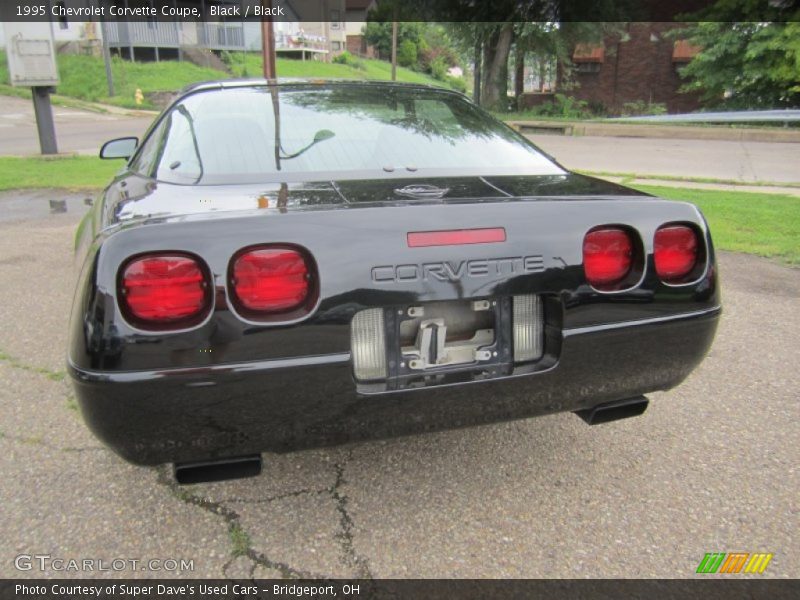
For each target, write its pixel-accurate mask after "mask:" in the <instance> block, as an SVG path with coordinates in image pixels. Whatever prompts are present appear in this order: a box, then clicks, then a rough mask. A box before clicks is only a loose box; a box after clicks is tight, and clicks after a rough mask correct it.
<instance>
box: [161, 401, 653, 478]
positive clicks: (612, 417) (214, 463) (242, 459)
mask: <svg viewBox="0 0 800 600" xmlns="http://www.w3.org/2000/svg"><path fill="white" fill-rule="evenodd" d="M648 404H649V400H648V399H647V398H645V397H644V396H635V397H633V398H626V399H625V400H616V401H614V402H606V403H605V404H599V405H597V406H593V407H592V408H585V409H583V410H578V411H575V414H576V415H578V416H579V417H580V418H581V419H583V420H584V421H586V423H588V424H589V425H599V424H601V423H610V422H611V421H618V420H619V419H627V418H630V417H638V416H639V415H641V414H642V413H644V411H645V410H647V405H648ZM261 463H262V461H261V455H260V454H250V455H247V456H235V457H231V458H221V459H218V460H209V461H202V462H191V463H177V464H175V466H174V475H175V481H176V482H177V483H178V484H180V485H189V484H192V483H210V482H213V481H225V480H228V479H243V478H245V477H256V476H258V475H260V474H261Z"/></svg>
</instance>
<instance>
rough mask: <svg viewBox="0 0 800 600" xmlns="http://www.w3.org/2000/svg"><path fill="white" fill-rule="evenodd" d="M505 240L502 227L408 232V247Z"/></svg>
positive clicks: (504, 231) (488, 242)
mask: <svg viewBox="0 0 800 600" xmlns="http://www.w3.org/2000/svg"><path fill="white" fill-rule="evenodd" d="M505 241H506V230H505V229H504V228H503V227H489V228H484V229H450V230H445V231H412V232H409V233H408V247H409V248H424V247H427V246H461V245H464V244H492V243H496V242H505Z"/></svg>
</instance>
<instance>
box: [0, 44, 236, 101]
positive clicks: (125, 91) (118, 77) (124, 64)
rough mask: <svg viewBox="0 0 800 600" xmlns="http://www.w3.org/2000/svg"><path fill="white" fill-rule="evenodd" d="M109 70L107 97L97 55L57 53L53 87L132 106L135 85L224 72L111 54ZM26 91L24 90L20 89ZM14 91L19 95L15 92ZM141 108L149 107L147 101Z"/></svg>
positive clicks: (168, 85) (158, 86)
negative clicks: (111, 83) (110, 93)
mask: <svg viewBox="0 0 800 600" xmlns="http://www.w3.org/2000/svg"><path fill="white" fill-rule="evenodd" d="M111 70H112V73H113V75H114V87H115V92H116V95H115V96H114V97H113V98H109V97H108V85H107V83H106V71H105V66H104V64H103V60H102V59H101V58H97V57H94V56H83V55H74V54H60V55H58V74H59V79H60V81H61V83H59V85H58V87H57V88H56V93H57V94H58V95H60V96H69V97H71V98H78V99H80V100H86V101H88V102H102V103H105V104H114V105H117V106H125V107H129V108H135V107H136V106H137V105H136V101H135V99H134V94H135V93H136V90H137V88H138V89H141V90H142V92H143V93H145V94H147V93H148V92H162V91H174V90H178V89H180V88H182V87H183V86H185V85H187V84H189V83H193V82H195V81H204V80H208V79H220V78H223V77H226V74H225V73H222V72H221V71H217V70H215V69H207V68H204V67H198V66H196V65H193V64H191V63H187V62H177V61H162V62H158V63H156V62H153V63H138V62H130V61H125V60H121V59H118V58H115V59H114V60H112V67H111ZM8 81H9V79H8V67H7V65H6V55H5V53H4V52H0V86H2V88H0V91H2V92H3V93H6V92H7V91H8V89H9V88H10V86H9V85H8ZM22 91H24V92H25V94H26V95H29V92H28V90H22ZM12 93H13V94H14V95H20V94H19V93H18V92H17V93H14V92H12ZM142 108H153V107H152V106H151V105H149V104H148V103H145V104H143V105H142Z"/></svg>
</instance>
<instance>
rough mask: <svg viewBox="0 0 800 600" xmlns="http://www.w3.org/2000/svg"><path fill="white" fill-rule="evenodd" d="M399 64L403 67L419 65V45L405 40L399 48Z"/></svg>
mask: <svg viewBox="0 0 800 600" xmlns="http://www.w3.org/2000/svg"><path fill="white" fill-rule="evenodd" d="M397 64H399V65H400V66H402V67H415V66H416V65H417V45H416V44H415V43H414V42H412V41H411V40H403V41H402V43H401V44H400V45H399V46H398V47H397Z"/></svg>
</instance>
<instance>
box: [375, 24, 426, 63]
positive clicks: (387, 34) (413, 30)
mask: <svg viewBox="0 0 800 600" xmlns="http://www.w3.org/2000/svg"><path fill="white" fill-rule="evenodd" d="M370 17H372V13H370ZM422 26H423V24H421V23H414V22H410V23H409V22H399V23H397V47H398V49H399V48H400V46H402V45H403V42H406V41H410V42H412V43H413V44H414V46H415V47H416V48H419V45H420V39H421V37H422ZM364 39H365V41H366V42H367V44H369V45H370V46H375V48H376V49H377V50H378V56H379V57H380V58H382V59H383V60H389V58H390V57H391V56H392V21H368V22H367V25H366V27H364Z"/></svg>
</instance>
